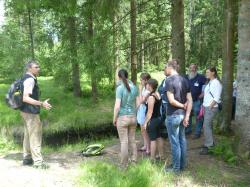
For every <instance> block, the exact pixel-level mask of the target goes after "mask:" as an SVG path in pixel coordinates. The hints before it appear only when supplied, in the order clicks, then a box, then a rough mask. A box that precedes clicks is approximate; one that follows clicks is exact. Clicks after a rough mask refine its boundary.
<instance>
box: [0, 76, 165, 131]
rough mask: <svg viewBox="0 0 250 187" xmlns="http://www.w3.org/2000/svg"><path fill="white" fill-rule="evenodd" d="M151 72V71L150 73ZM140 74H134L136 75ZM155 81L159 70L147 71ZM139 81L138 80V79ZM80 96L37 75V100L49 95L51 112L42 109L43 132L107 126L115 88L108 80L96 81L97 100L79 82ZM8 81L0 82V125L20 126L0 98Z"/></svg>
mask: <svg viewBox="0 0 250 187" xmlns="http://www.w3.org/2000/svg"><path fill="white" fill-rule="evenodd" d="M150 73H151V72H150ZM139 75H140V74H138V77H139ZM151 76H152V77H153V78H156V79H157V80H158V81H159V84H160V82H161V80H162V79H163V78H164V74H163V72H153V73H151ZM138 80H139V79H138ZM81 83H82V89H83V93H84V96H83V97H81V98H75V97H73V94H72V92H70V91H65V90H64V88H63V86H62V85H56V84H55V82H54V80H53V77H39V85H40V90H41V100H44V99H47V98H50V103H51V104H52V106H53V108H52V110H51V111H46V110H42V111H41V120H42V122H43V123H44V124H45V126H44V127H45V128H44V133H45V134H50V133H51V134H54V133H60V132H65V131H67V130H69V129H71V130H81V129H87V128H96V127H99V126H104V125H110V124H111V123H112V116H113V105H114V101H115V91H114V90H112V84H110V85H109V84H108V80H103V81H102V82H101V84H100V89H99V98H98V102H97V103H94V102H93V101H92V99H91V94H90V93H91V91H90V89H91V88H90V83H89V81H82V82H81ZM8 87H9V84H0V98H2V99H1V100H0V128H2V127H8V128H12V127H17V126H21V125H22V123H23V122H22V119H21V117H20V114H19V111H18V110H17V111H15V110H12V109H10V108H9V107H8V106H7V105H6V104H5V101H4V99H3V98H4V97H5V94H6V93H7V89H8Z"/></svg>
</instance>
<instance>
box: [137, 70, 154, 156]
mask: <svg viewBox="0 0 250 187" xmlns="http://www.w3.org/2000/svg"><path fill="white" fill-rule="evenodd" d="M150 78H151V76H150V75H149V74H148V73H142V74H141V76H140V80H141V84H140V85H139V91H140V94H139V97H140V106H139V109H138V112H137V122H138V124H139V125H140V127H141V134H142V137H143V142H144V145H143V147H142V148H140V151H146V153H147V154H149V152H150V140H149V137H148V134H147V131H146V130H145V128H144V127H143V125H144V122H145V118H146V105H145V103H146V101H147V99H148V96H149V94H150V92H149V91H148V90H147V89H146V84H147V81H148V80H149V79H150Z"/></svg>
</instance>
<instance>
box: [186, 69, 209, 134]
mask: <svg viewBox="0 0 250 187" xmlns="http://www.w3.org/2000/svg"><path fill="white" fill-rule="evenodd" d="M197 69H198V66H197V65H196V64H191V65H190V66H189V74H188V75H187V79H188V81H189V84H190V88H191V94H192V98H193V107H192V112H191V115H190V119H189V126H188V127H187V128H186V134H191V133H192V123H193V120H192V118H193V116H194V117H195V119H196V118H197V116H198V114H199V111H200V107H201V100H202V98H203V95H202V87H203V85H204V84H205V83H206V78H205V76H203V75H201V74H199V73H198V72H197ZM195 121H196V122H197V123H196V127H195V134H194V137H193V138H194V139H196V138H199V137H200V134H201V129H202V120H198V121H197V120H195Z"/></svg>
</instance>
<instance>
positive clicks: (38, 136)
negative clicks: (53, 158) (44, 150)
mask: <svg viewBox="0 0 250 187" xmlns="http://www.w3.org/2000/svg"><path fill="white" fill-rule="evenodd" d="M21 116H22V118H23V119H24V122H25V125H24V139H23V158H24V159H31V158H32V159H33V161H34V165H40V164H41V163H42V162H43V158H42V154H41V145H42V124H41V121H40V117H39V114H29V113H24V112H21Z"/></svg>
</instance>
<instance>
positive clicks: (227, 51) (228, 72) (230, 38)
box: [221, 0, 236, 132]
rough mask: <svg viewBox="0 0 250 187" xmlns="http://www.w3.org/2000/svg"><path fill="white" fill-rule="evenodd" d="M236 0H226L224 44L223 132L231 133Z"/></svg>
mask: <svg viewBox="0 0 250 187" xmlns="http://www.w3.org/2000/svg"><path fill="white" fill-rule="evenodd" d="M235 5H236V2H235V0H225V18H224V19H225V20H224V28H225V31H224V42H223V49H224V51H223V64H222V82H223V94H222V95H223V98H222V100H223V110H222V112H223V115H222V116H223V117H222V123H221V130H222V131H224V132H229V130H230V124H231V119H232V92H233V72H234V71H233V69H234V67H233V64H234V63H233V61H234V51H233V50H234V45H235V43H234V41H235V39H234V36H235V7H236V6H235Z"/></svg>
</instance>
